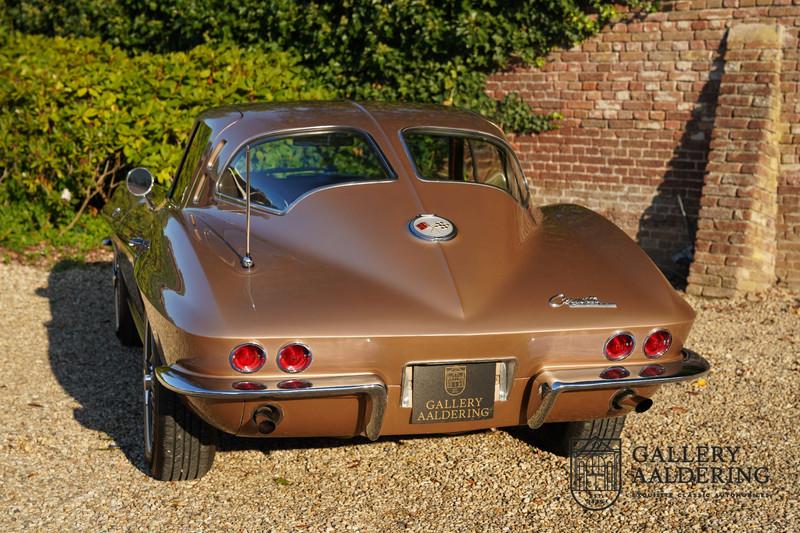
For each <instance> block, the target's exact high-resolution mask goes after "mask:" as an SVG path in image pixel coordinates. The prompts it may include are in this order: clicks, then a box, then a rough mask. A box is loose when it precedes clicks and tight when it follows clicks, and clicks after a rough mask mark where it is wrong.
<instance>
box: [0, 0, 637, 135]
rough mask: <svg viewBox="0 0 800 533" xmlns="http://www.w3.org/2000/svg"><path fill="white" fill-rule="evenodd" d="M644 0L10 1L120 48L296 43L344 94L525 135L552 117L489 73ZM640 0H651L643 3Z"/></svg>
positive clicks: (36, 20) (36, 24) (44, 27)
mask: <svg viewBox="0 0 800 533" xmlns="http://www.w3.org/2000/svg"><path fill="white" fill-rule="evenodd" d="M640 1H641V0H627V2H626V0H617V1H616V2H614V1H613V0H472V1H469V0H466V1H455V0H438V1H419V0H392V1H389V0H382V1H381V0H348V1H345V2H332V1H330V0H316V1H314V0H310V1H309V0H307V1H302V2H298V1H297V0H272V1H270V2H264V1H263V0H238V1H237V2H234V3H231V2H228V1H227V0H173V1H167V2H154V1H152V0H65V1H62V2H52V1H51V0H7V5H8V13H9V15H8V16H9V18H10V20H11V21H12V23H13V25H14V26H15V27H16V28H17V29H18V30H21V31H25V32H34V33H44V34H48V35H64V34H69V35H83V36H99V37H101V38H102V39H104V40H106V41H108V42H111V43H113V44H115V45H117V46H120V47H122V48H124V49H127V50H148V51H153V52H168V51H174V50H187V49H191V48H192V47H195V46H197V45H200V44H202V43H204V42H206V41H209V40H210V41H230V42H235V43H238V44H239V45H256V44H259V45H260V44H264V43H271V44H273V45H275V46H277V47H278V48H280V49H282V50H289V51H293V52H295V53H296V54H298V55H299V56H300V57H301V58H302V62H303V64H305V65H306V66H308V67H310V68H313V69H314V70H315V72H316V74H317V76H319V77H320V78H322V79H323V80H325V82H326V84H327V86H329V87H331V88H332V89H334V90H335V91H336V92H337V93H338V94H339V95H340V96H343V97H347V98H354V99H362V100H365V99H380V100H406V101H421V102H440V103H441V102H445V103H453V104H455V105H458V106H460V107H466V108H468V109H472V110H475V111H478V112H481V113H483V114H485V115H487V116H490V117H493V118H495V119H496V120H497V121H499V122H500V123H502V124H503V125H505V126H507V127H509V126H513V129H514V130H516V131H521V132H535V131H541V130H543V129H547V128H549V127H550V126H551V124H550V120H549V119H550V117H541V116H536V115H532V114H531V112H530V108H529V107H528V106H527V105H526V104H525V103H524V102H523V101H522V100H521V99H519V98H514V97H511V98H508V99H506V100H505V101H503V102H496V101H494V100H492V99H490V98H489V97H488V96H487V95H486V94H485V93H484V86H485V81H486V76H487V75H488V74H490V73H492V72H495V71H497V70H501V69H505V68H507V67H509V66H510V65H511V64H512V63H515V62H524V63H529V64H530V63H536V62H537V61H539V60H540V59H541V58H542V57H543V56H544V55H546V54H547V52H549V51H550V50H551V49H552V48H553V47H554V46H571V45H572V44H574V43H575V42H578V41H580V40H582V39H583V38H585V37H587V36H588V35H591V34H592V33H594V32H595V31H597V30H598V29H599V28H600V27H601V26H602V25H603V24H605V23H606V22H607V21H609V20H610V19H612V18H613V17H614V15H615V14H616V11H615V8H614V5H615V4H620V3H622V4H625V3H627V4H628V5H638V4H639V3H640ZM644 1H647V0H644Z"/></svg>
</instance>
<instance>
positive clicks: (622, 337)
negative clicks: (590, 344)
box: [603, 333, 636, 361]
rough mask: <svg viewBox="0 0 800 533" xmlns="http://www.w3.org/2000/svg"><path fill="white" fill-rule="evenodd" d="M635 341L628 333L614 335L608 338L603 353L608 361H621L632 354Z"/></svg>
mask: <svg viewBox="0 0 800 533" xmlns="http://www.w3.org/2000/svg"><path fill="white" fill-rule="evenodd" d="M635 345H636V341H635V340H634V339H633V335H631V334H630V333H616V334H614V335H612V336H611V337H609V338H608V340H607V341H606V345H605V346H604V347H603V353H604V354H605V356H606V358H607V359H608V360H610V361H621V360H623V359H625V358H626V357H628V356H629V355H630V354H631V353H632V352H633V347H634V346H635Z"/></svg>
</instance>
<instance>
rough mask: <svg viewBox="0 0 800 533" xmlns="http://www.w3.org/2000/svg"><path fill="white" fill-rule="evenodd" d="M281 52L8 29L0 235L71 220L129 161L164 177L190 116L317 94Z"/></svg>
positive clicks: (10, 242) (0, 116) (304, 72)
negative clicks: (132, 51)
mask: <svg viewBox="0 0 800 533" xmlns="http://www.w3.org/2000/svg"><path fill="white" fill-rule="evenodd" d="M312 79H313V76H312V73H311V72H309V71H308V69H306V68H304V67H302V66H298V64H297V59H296V58H295V57H294V56H292V55H291V54H289V53H285V52H279V51H271V52H265V51H263V50H257V51H254V50H248V49H244V48H237V47H234V46H215V47H211V46H208V45H200V46H197V47H195V48H192V49H191V50H189V51H187V52H169V53H165V54H151V53H141V54H138V55H134V56H129V55H128V54H127V53H125V52H124V51H121V50H119V49H118V48H115V47H113V46H111V45H110V44H106V43H102V42H101V41H100V40H99V39H89V38H62V37H56V38H48V37H42V36H25V35H14V36H11V37H8V38H7V39H6V42H5V44H4V46H2V47H0V176H2V181H0V243H1V244H3V245H7V246H11V247H19V246H21V245H24V244H28V243H30V242H35V241H36V238H37V237H42V236H48V235H49V234H50V233H51V232H52V231H53V230H55V229H58V228H64V227H65V226H67V225H69V224H70V223H71V222H72V220H73V219H74V217H75V214H76V212H77V211H78V210H80V209H81V208H83V209H86V208H87V207H90V206H88V205H87V204H88V203H89V201H90V200H92V199H95V198H100V199H102V197H103V196H104V195H105V194H106V191H108V189H109V185H110V183H111V182H112V181H119V179H120V178H121V175H122V172H123V171H124V170H126V169H127V167H128V166H129V165H132V164H133V165H141V166H146V167H148V168H150V169H151V170H153V172H154V173H155V174H156V176H157V178H158V179H159V180H161V181H166V180H168V179H170V177H171V175H172V172H174V170H175V168H176V167H177V164H178V160H179V158H180V155H181V146H182V145H185V143H186V138H187V136H188V135H189V133H190V131H191V126H192V122H193V120H194V118H195V116H196V115H197V114H198V113H199V112H200V111H201V110H203V109H205V108H207V107H211V106H214V105H221V104H225V103H231V102H243V101H271V100H298V99H320V98H327V97H330V96H331V92H330V91H328V90H326V89H324V88H322V87H321V86H320V85H319V83H317V82H311V81H309V80H312Z"/></svg>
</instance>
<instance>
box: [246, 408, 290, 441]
mask: <svg viewBox="0 0 800 533" xmlns="http://www.w3.org/2000/svg"><path fill="white" fill-rule="evenodd" d="M281 418H283V413H282V412H281V408H280V407H278V406H277V405H273V404H267V405H262V406H261V407H259V408H258V409H256V410H255V411H253V423H254V424H255V425H256V427H257V428H258V432H259V433H263V434H264V435H268V434H270V433H272V432H273V431H275V428H277V427H278V424H279V423H280V421H281Z"/></svg>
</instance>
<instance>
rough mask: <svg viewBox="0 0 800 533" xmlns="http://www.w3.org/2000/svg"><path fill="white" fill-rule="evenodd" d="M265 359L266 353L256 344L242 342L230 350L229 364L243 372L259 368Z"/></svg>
mask: <svg viewBox="0 0 800 533" xmlns="http://www.w3.org/2000/svg"><path fill="white" fill-rule="evenodd" d="M266 361H267V354H266V353H264V349H263V348H261V346H259V345H258V344H242V345H240V346H237V347H236V348H234V349H233V351H232V352H231V366H232V367H233V369H234V370H236V371H237V372H242V373H243V374H250V373H252V372H256V371H257V370H260V369H261V367H262V366H264V363H265V362H266Z"/></svg>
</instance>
